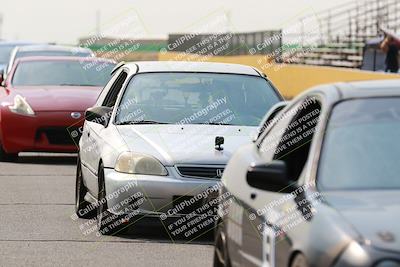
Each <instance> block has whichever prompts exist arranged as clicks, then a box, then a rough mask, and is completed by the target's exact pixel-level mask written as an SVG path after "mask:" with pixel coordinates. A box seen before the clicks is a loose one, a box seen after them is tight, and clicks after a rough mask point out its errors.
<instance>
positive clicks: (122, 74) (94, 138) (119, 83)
mask: <svg viewBox="0 0 400 267" xmlns="http://www.w3.org/2000/svg"><path fill="white" fill-rule="evenodd" d="M114 76H115V78H114V79H113V80H112V81H110V83H109V84H107V86H110V87H109V89H108V90H107V87H105V89H104V90H103V92H102V93H101V95H100V97H99V99H98V101H97V103H96V106H105V107H110V108H113V107H114V105H115V104H116V102H117V99H118V96H119V93H120V92H121V89H122V88H123V85H124V84H125V82H126V80H127V76H128V73H127V71H126V70H124V69H123V70H120V71H119V72H117V73H116V74H115V75H114ZM110 116H111V114H110ZM104 130H105V127H104V126H103V125H102V124H99V123H96V122H92V121H85V128H84V132H83V136H84V138H85V139H83V143H82V144H84V145H82V147H81V152H80V154H81V162H82V165H83V167H85V169H86V172H83V175H84V176H85V175H86V176H85V184H86V186H87V188H88V190H89V192H90V193H91V194H92V195H94V196H96V195H97V192H98V181H97V172H98V168H99V162H100V155H101V149H102V146H103V143H104V140H103V139H102V137H101V132H102V131H104ZM83 169H84V168H82V170H83Z"/></svg>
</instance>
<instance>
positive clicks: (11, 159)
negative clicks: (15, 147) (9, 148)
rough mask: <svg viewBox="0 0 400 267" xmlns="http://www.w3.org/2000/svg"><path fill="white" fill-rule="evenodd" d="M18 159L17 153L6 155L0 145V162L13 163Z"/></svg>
mask: <svg viewBox="0 0 400 267" xmlns="http://www.w3.org/2000/svg"><path fill="white" fill-rule="evenodd" d="M17 159H18V153H7V152H6V151H5V150H4V148H3V145H2V144H1V143H0V161H3V162H15V161H17Z"/></svg>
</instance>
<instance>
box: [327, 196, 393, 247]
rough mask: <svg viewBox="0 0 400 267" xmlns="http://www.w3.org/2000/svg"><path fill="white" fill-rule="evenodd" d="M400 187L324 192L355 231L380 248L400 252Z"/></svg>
mask: <svg viewBox="0 0 400 267" xmlns="http://www.w3.org/2000/svg"><path fill="white" fill-rule="evenodd" d="M399 195H400V190H382V191H381V190H377V191H348V192H343V191H341V192H329V193H323V196H324V198H325V200H326V201H327V202H328V204H330V205H331V206H333V207H334V208H335V209H336V210H337V211H338V212H339V213H340V214H341V215H342V216H343V217H344V219H345V220H346V221H347V222H348V223H350V224H351V225H352V226H353V227H354V228H355V230H356V231H357V232H358V233H359V234H360V235H361V236H362V237H363V238H365V239H367V240H370V241H371V244H372V245H373V246H374V247H376V248H379V249H384V250H388V251H396V252H398V251H400V227H399V221H400V203H399V201H398V198H399Z"/></svg>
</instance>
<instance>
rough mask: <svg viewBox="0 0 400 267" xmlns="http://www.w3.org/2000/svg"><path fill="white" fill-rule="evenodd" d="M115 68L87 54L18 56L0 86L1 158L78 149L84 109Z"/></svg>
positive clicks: (7, 158)
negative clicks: (83, 55)
mask: <svg viewBox="0 0 400 267" xmlns="http://www.w3.org/2000/svg"><path fill="white" fill-rule="evenodd" d="M114 67H115V62H113V61H110V60H107V59H100V58H89V57H88V58H82V57H26V58H21V59H19V60H18V61H17V62H16V63H15V65H14V67H13V68H12V70H11V72H10V75H9V76H8V77H7V80H6V82H5V87H0V161H13V160H16V159H17V157H18V153H19V152H40V151H41V152H76V151H77V145H76V144H77V140H78V139H79V137H80V127H81V126H82V125H83V122H84V112H85V110H86V109H87V108H88V107H91V106H93V105H94V104H95V102H96V99H97V96H98V95H99V93H100V91H101V88H102V87H103V86H104V85H105V84H106V82H107V81H108V80H109V77H110V73H111V70H112V69H113V68H114Z"/></svg>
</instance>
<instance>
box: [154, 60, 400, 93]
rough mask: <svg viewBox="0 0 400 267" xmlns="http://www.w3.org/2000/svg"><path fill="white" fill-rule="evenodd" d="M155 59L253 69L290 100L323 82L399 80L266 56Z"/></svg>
mask: <svg viewBox="0 0 400 267" xmlns="http://www.w3.org/2000/svg"><path fill="white" fill-rule="evenodd" d="M158 60H189V61H199V60H202V61H208V62H224V63H237V64H244V65H250V66H253V67H256V68H257V69H259V70H260V71H262V72H264V73H265V74H266V75H267V76H268V77H269V78H270V79H271V81H272V82H273V83H274V84H275V85H276V87H277V88H278V89H279V90H280V91H281V93H282V94H283V95H284V96H285V97H286V98H292V97H294V96H296V95H297V94H299V93H301V92H303V91H304V90H306V89H308V88H310V87H313V86H316V85H320V84H326V83H335V82H346V81H361V80H382V79H400V75H397V74H387V73H378V72H370V71H361V70H354V69H346V68H333V67H318V66H306V65H285V64H273V63H271V61H270V60H269V58H267V57H266V56H215V57H209V58H204V57H200V56H193V55H182V54H178V53H172V52H168V53H159V55H158Z"/></svg>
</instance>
